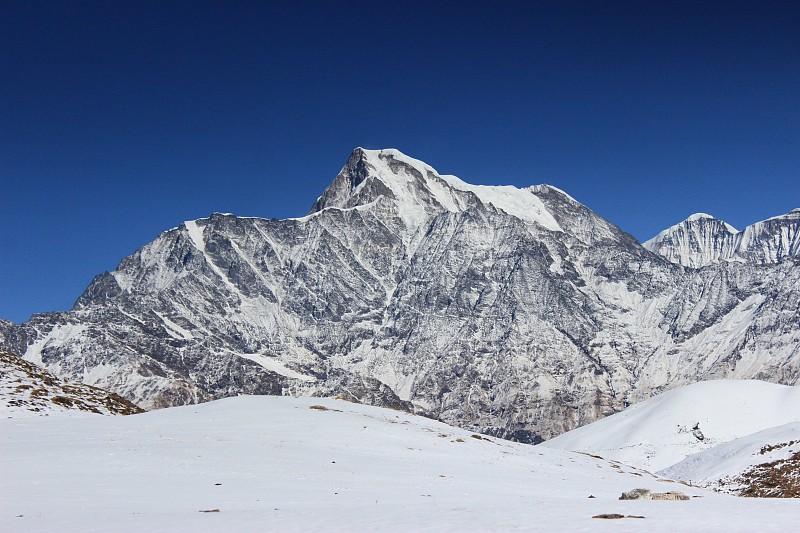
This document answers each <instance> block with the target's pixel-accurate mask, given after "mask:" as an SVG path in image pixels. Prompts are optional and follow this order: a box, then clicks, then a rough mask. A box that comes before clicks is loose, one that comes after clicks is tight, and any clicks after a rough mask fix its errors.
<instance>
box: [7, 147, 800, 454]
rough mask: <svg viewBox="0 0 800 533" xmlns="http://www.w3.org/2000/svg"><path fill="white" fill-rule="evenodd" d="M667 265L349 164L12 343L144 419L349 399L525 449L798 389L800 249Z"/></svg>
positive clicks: (534, 210)
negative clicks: (716, 391) (635, 408)
mask: <svg viewBox="0 0 800 533" xmlns="http://www.w3.org/2000/svg"><path fill="white" fill-rule="evenodd" d="M793 213H794V212H793ZM793 213H790V215H787V216H793ZM767 222H769V221H767ZM764 224H765V226H764V227H763V231H761V232H760V233H756V232H753V234H752V235H753V243H755V242H756V241H758V242H759V243H763V242H766V241H769V240H770V239H773V238H774V235H773V232H774V229H773V227H772V226H771V225H769V224H766V223H764ZM779 225H780V224H779ZM780 227H781V228H782V227H783V226H780ZM781 231H783V230H781ZM781 238H783V237H781ZM794 238H795V241H794V242H796V237H794ZM742 240H743V239H742ZM785 240H786V239H784V240H783V241H780V242H785ZM770 242H771V241H770ZM794 246H795V247H794V250H796V249H797V247H796V244H795V245H794ZM763 247H764V245H762V244H752V245H749V248H748V249H754V250H755V249H763ZM781 249H782V248H781ZM658 251H661V252H662V253H663V250H660V249H659V250H658ZM715 253H716V252H715ZM665 255H666V256H667V257H668V258H669V259H670V260H674V257H673V256H670V255H669V254H665ZM795 255H796V252H795ZM769 257H773V256H772V255H770V256H769ZM670 260H667V259H665V257H662V255H659V254H656V253H652V252H651V251H649V250H647V249H645V248H644V247H642V246H641V245H639V243H638V242H637V241H636V240H635V239H634V238H633V237H631V236H630V235H628V234H626V233H624V232H623V231H621V230H620V229H619V228H617V227H616V226H614V225H613V224H611V223H610V222H608V221H606V220H604V219H602V218H601V217H599V216H598V215H596V214H595V213H593V212H592V211H591V210H590V209H588V208H587V207H585V206H583V205H581V204H580V203H578V202H576V201H575V200H574V199H572V198H571V197H570V196H568V195H567V194H566V193H564V192H562V191H560V190H558V189H556V188H554V187H550V186H547V185H540V186H535V187H530V188H527V189H517V188H514V187H487V186H474V185H470V184H467V183H465V182H463V181H461V180H460V179H458V178H456V177H454V176H446V175H440V174H438V173H437V172H436V171H435V170H434V169H433V168H431V167H430V166H428V165H426V164H424V163H422V162H420V161H417V160H415V159H412V158H409V157H407V156H405V155H403V154H401V153H400V152H398V151H396V150H381V151H370V150H362V149H357V150H355V151H354V152H353V154H352V155H351V156H350V158H349V160H348V161H347V164H346V165H345V167H344V168H343V169H342V171H341V172H340V174H339V175H338V176H337V177H336V178H335V180H334V181H333V183H332V184H331V186H330V187H329V188H328V189H327V190H326V191H325V192H324V193H323V194H322V196H320V197H319V199H318V200H317V201H316V202H315V204H314V206H313V208H312V210H311V213H310V214H309V215H308V216H306V217H303V218H299V219H287V220H272V219H259V218H238V217H235V216H232V215H221V214H215V215H212V216H211V217H209V218H206V219H200V220H196V221H188V222H185V223H184V224H182V225H181V226H180V227H178V228H175V229H172V230H169V231H166V232H164V233H162V234H161V235H160V236H159V237H158V238H157V239H156V240H155V241H153V242H152V243H150V244H148V245H146V246H144V247H143V248H142V249H140V250H139V251H137V252H136V253H134V254H133V255H131V256H130V257H127V258H125V259H124V260H123V261H122V262H121V263H120V264H119V266H118V267H117V269H116V270H115V271H114V272H111V273H105V274H102V275H100V276H97V277H96V278H95V280H94V281H93V282H92V284H91V285H90V286H89V287H88V288H87V289H86V291H85V292H84V294H83V295H81V297H80V298H79V299H78V301H77V303H76V305H75V308H74V309H73V310H72V311H70V312H67V313H55V314H46V315H36V316H34V317H33V318H32V319H31V320H30V321H29V322H27V323H25V324H22V325H20V326H17V325H13V324H9V323H4V324H3V323H0V335H2V337H3V339H4V343H5V344H6V346H7V347H9V349H11V350H12V351H14V350H16V351H17V352H18V353H23V354H25V355H24V356H25V358H26V359H28V360H31V361H34V362H36V363H38V364H41V365H43V366H45V367H46V368H47V369H48V370H50V371H51V372H53V373H54V374H56V375H59V376H67V377H70V378H72V379H78V380H81V381H83V382H86V383H89V384H92V385H97V386H102V387H104V388H107V389H109V390H113V391H115V392H118V393H120V394H122V395H123V396H125V397H127V398H129V399H131V400H133V401H135V402H136V403H138V404H139V405H141V406H143V407H146V408H153V407H163V406H168V405H177V404H184V403H191V402H199V401H204V400H209V399H212V398H220V397H224V396H231V395H235V394H242V393H244V394H320V395H342V396H346V397H349V398H351V399H356V400H359V401H364V402H368V403H373V404H377V405H389V406H393V407H397V408H403V409H412V410H415V411H417V412H420V413H424V414H426V415H429V416H434V417H438V418H441V419H443V420H444V421H447V422H449V423H454V424H457V425H461V426H465V427H466V426H468V427H472V428H475V429H478V430H481V431H484V432H488V433H492V434H495V435H500V436H511V437H514V438H517V439H520V440H527V441H531V442H533V441H536V440H538V439H541V438H548V437H550V436H553V435H556V434H558V433H561V432H563V431H565V430H568V429H571V428H574V427H576V426H578V425H581V424H584V423H588V422H590V421H593V420H596V419H598V418H600V417H603V416H605V415H608V414H610V413H613V412H615V411H618V410H620V409H622V408H623V407H624V406H625V405H626V404H628V403H630V402H635V401H638V400H641V399H644V398H646V397H649V396H650V395H651V394H653V393H654V392H655V391H659V390H662V389H664V388H669V387H672V386H676V385H681V384H685V383H689V382H693V381H696V380H699V379H712V378H725V377H737V378H746V377H758V378H760V379H767V380H770V381H776V382H782V383H796V382H797V381H798V376H800V354H799V353H798V346H800V318H799V317H798V306H800V268H798V267H799V266H800V265H799V264H798V261H797V260H796V259H794V258H793V257H792V256H791V254H788V255H787V254H784V255H781V257H780V261H772V260H764V261H761V260H749V259H748V256H746V255H742V260H741V261H737V262H730V261H720V262H716V263H712V264H711V265H709V266H707V267H705V268H700V269H694V268H687V267H685V266H683V265H681V264H674V263H673V262H671V261H670ZM676 262H677V263H680V261H676Z"/></svg>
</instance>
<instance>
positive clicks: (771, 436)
mask: <svg viewBox="0 0 800 533" xmlns="http://www.w3.org/2000/svg"><path fill="white" fill-rule="evenodd" d="M661 474H662V475H665V476H667V477H670V478H673V479H681V480H685V481H689V482H691V483H692V484H695V485H701V486H703V487H709V488H713V489H715V490H721V491H725V492H730V493H733V494H741V495H745V496H762V497H766V496H769V497H792V498H797V497H800V422H792V423H790V424H784V425H782V426H777V427H774V428H769V429H765V430H764V431H759V432H758V433H754V434H753V435H748V436H746V437H741V438H738V439H735V440H732V441H730V442H725V443H723V444H720V445H718V446H715V447H713V448H711V449H708V450H704V451H702V452H698V453H696V454H694V455H690V456H689V457H687V458H686V459H684V460H683V461H681V462H680V463H678V464H676V465H673V466H671V467H669V468H667V469H665V470H662V471H661Z"/></svg>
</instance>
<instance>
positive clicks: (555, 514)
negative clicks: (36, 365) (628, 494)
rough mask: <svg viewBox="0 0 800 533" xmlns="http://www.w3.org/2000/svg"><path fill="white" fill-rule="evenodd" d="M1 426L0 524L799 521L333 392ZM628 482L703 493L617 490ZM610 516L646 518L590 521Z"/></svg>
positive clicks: (682, 525)
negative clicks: (665, 496)
mask: <svg viewBox="0 0 800 533" xmlns="http://www.w3.org/2000/svg"><path fill="white" fill-rule="evenodd" d="M0 434H2V435H3V438H2V439H0V471H2V473H3V475H2V476H0V530H3V531H15V532H28V531H59V532H62V533H69V532H92V531H110V530H113V531H118V532H137V533H138V532H141V531H148V532H159V531H165V532H166V531H170V532H171V531H196V532H212V531H241V532H249V531H282V532H294V531H321V532H329V531H342V532H351V531H383V532H385V531H430V532H434V531H435V532H440V531H511V530H515V531H605V530H613V531H665V532H674V531H755V530H758V531H789V530H791V528H792V527H794V526H795V525H796V519H797V507H796V505H787V503H794V502H786V501H775V500H753V499H750V500H740V499H737V498H734V497H731V496H727V495H721V494H715V493H710V492H705V491H703V490H702V489H695V488H690V487H686V486H684V485H680V484H675V483H668V482H664V481H663V480H660V479H657V478H655V477H652V476H650V475H647V474H644V473H642V472H640V471H637V470H635V469H631V468H629V467H626V466H622V465H619V464H617V463H613V462H609V461H605V460H600V459H596V458H593V457H590V456H588V455H582V454H575V453H569V452H564V451H561V450H555V449H548V448H542V447H534V446H528V445H523V444H518V443H512V442H508V441H503V440H496V439H491V438H484V437H480V436H478V435H475V434H473V433H471V432H468V431H464V430H461V429H457V428H453V427H450V426H446V425H444V424H442V423H439V422H435V421H432V420H429V419H426V418H423V417H419V416H413V415H409V414H406V413H402V412H397V411H393V410H388V409H380V408H375V407H369V406H364V405H356V404H351V403H348V402H344V401H339V400H332V399H311V398H299V399H298V398H279V397H238V398H230V399H226V400H220V401H216V402H211V403H206V404H202V405H197V406H186V407H179V408H172V409H164V410H159V411H155V412H149V413H145V414H140V415H134V416H130V417H85V418H78V419H64V418H60V417H59V418H54V417H48V418H35V419H34V418H28V419H12V420H0ZM637 487H641V488H649V489H651V490H653V491H658V492H664V491H668V490H679V491H684V492H686V493H687V494H689V495H692V496H701V497H698V498H693V499H692V500H691V501H620V500H618V498H619V496H620V494H621V492H623V491H628V490H630V489H632V488H637ZM590 496H593V497H590ZM612 513H617V514H620V515H623V516H640V517H641V516H643V517H644V518H623V519H620V520H603V519H597V518H592V517H593V516H597V515H601V514H612Z"/></svg>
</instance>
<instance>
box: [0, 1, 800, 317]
mask: <svg viewBox="0 0 800 533" xmlns="http://www.w3.org/2000/svg"><path fill="white" fill-rule="evenodd" d="M527 4H529V5H527ZM356 146H364V147H367V148H388V147H393V148H398V149H400V150H401V151H403V152H405V153H406V154H408V155H410V156H412V157H416V158H418V159H422V160H423V161H426V162H427V163H429V164H431V165H432V166H433V167H435V168H436V169H437V170H439V171H440V172H442V173H447V174H455V175H457V176H459V177H461V178H462V179H464V180H465V181H468V182H472V183H483V184H512V185H517V186H527V185H532V184H537V183H550V184H553V185H555V186H557V187H560V188H562V189H564V190H565V191H567V192H568V193H570V194H571V195H572V196H574V197H575V198H576V199H578V200H579V201H581V202H583V203H584V204H586V205H588V206H589V207H590V208H592V209H594V210H595V211H597V212H598V213H599V214H601V215H603V216H605V217H606V218H608V219H609V220H611V221H612V222H614V223H616V224H617V225H619V226H620V227H622V228H623V229H625V230H626V231H628V232H630V233H632V234H633V235H634V236H635V237H637V238H639V239H640V240H645V239H647V238H649V237H651V236H652V235H654V234H655V233H657V232H658V231H660V230H661V229H663V228H665V227H667V226H669V225H672V224H674V223H677V222H678V221H680V220H682V219H683V218H685V217H687V216H688V215H690V214H691V213H694V212H698V211H702V212H707V213H710V214H712V215H714V216H717V217H719V218H722V219H724V220H725V221H727V222H729V223H730V224H732V225H734V226H736V227H737V228H739V229H741V228H743V227H744V226H746V225H748V224H751V223H753V222H755V221H758V220H762V219H765V218H768V217H771V216H775V215H779V214H783V213H786V212H788V211H790V210H791V209H793V208H795V207H800V185H799V184H800V3H798V2H797V1H796V0H793V1H786V2H778V1H760V2H755V1H753V2H736V1H730V2H719V3H715V2H698V1H692V2H686V3H682V2H677V1H669V2H657V1H653V0H647V1H644V0H643V1H641V2H616V1H612V0H609V1H596V2H588V1H587V2H578V3H570V2H566V1H556V2H535V1H532V2H486V1H484V2H475V3H471V2H468V1H458V2H455V1H454V2H444V1H443V2H435V1H433V0H428V1H425V2H400V1H394V2H382V1H369V2H356V1H352V2H350V1H345V0H342V1H341V2H333V1H330V2H313V3H303V2H300V1H284V2H275V3H271V2H268V1H262V2H235V1H224V2H222V1H220V2H203V1H199V0H193V1H188V2H179V1H169V2H165V1H161V0H159V1H154V2H150V1H135V2H134V1H130V2H119V1H110V0H103V1H98V2H91V1H81V2H65V1H56V2H41V1H35V0H4V1H3V2H2V3H1V4H0V184H1V185H2V189H0V213H1V215H0V216H2V224H0V239H1V240H0V317H2V318H6V319H9V320H12V321H15V322H20V321H24V320H26V319H27V318H28V316H29V315H30V314H31V313H34V312H45V311H56V310H66V309H69V308H70V307H71V306H72V304H73V302H74V301H75V299H76V298H77V297H78V296H79V295H80V293H81V292H82V291H83V289H84V288H85V287H86V285H87V284H88V283H89V282H90V281H91V279H92V277H93V276H94V275H95V274H98V273H101V272H103V271H106V270H112V269H113V268H115V266H116V265H117V263H118V262H119V261H120V260H121V259H122V258H123V257H124V256H126V255H128V254H130V253H132V252H134V251H135V250H136V249H137V248H139V247H140V246H142V245H144V244H146V243H147V242H149V241H151V240H152V239H153V238H155V237H156V236H157V235H158V233H159V232H161V231H163V230H166V229H169V228H171V227H174V226H177V225H178V224H180V223H181V222H182V221H183V220H189V219H195V218H200V217H204V216H208V215H209V214H211V213H212V212H214V211H221V212H231V213H234V214H238V215H245V216H262V217H274V218H284V217H289V216H301V215H304V214H306V213H307V211H308V209H309V207H310V206H311V204H312V203H313V202H314V200H315V199H316V198H317V196H318V195H319V194H320V193H321V192H322V191H323V190H324V189H325V187H326V186H327V185H328V184H329V183H330V181H331V180H332V179H333V177H334V176H335V175H336V173H337V172H338V171H339V169H340V168H341V167H342V165H343V164H344V162H345V160H346V158H347V156H348V155H349V153H350V151H351V150H352V149H353V148H354V147H356Z"/></svg>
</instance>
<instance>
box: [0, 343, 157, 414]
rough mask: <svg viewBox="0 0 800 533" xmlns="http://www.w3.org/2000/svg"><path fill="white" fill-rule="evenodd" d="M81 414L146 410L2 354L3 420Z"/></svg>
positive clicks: (0, 390) (0, 411) (0, 408)
mask: <svg viewBox="0 0 800 533" xmlns="http://www.w3.org/2000/svg"><path fill="white" fill-rule="evenodd" d="M78 412H82V413H95V414H103V415H130V414H135V413H141V412H142V410H141V409H140V408H139V407H137V406H136V405H134V404H132V403H131V402H129V401H128V400H126V399H124V398H122V397H120V396H118V395H116V394H113V393H110V392H108V391H104V390H102V389H98V388H95V387H91V386H89V385H84V384H82V383H69V382H67V381H63V380H61V379H59V378H57V377H55V376H54V375H52V374H51V373H50V372H48V371H46V370H45V369H43V368H41V367H38V366H36V365H34V364H33V363H30V362H28V361H25V360H24V359H21V358H20V357H18V356H17V355H15V354H12V353H9V352H6V351H3V350H0V418H17V417H26V416H48V415H52V414H64V413H78Z"/></svg>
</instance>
